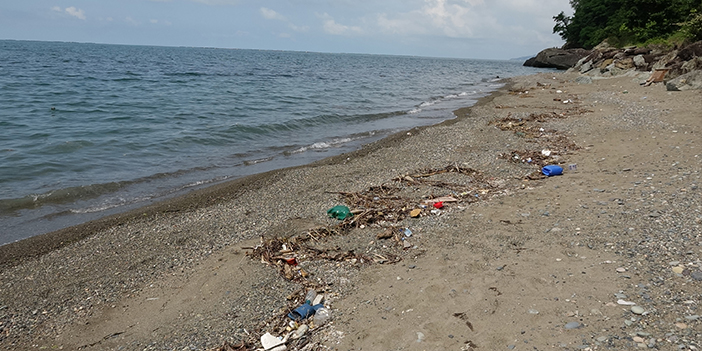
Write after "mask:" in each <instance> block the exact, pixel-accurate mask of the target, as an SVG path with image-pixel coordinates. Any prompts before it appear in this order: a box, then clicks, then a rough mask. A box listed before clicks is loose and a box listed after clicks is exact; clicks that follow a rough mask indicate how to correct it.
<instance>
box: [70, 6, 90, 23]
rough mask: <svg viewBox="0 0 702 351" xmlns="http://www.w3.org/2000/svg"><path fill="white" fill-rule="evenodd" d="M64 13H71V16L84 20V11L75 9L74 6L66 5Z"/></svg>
mask: <svg viewBox="0 0 702 351" xmlns="http://www.w3.org/2000/svg"><path fill="white" fill-rule="evenodd" d="M66 13H67V14H69V15H71V16H73V17H76V18H79V19H82V20H85V12H84V11H83V10H81V9H77V8H75V7H73V6H71V7H67V8H66Z"/></svg>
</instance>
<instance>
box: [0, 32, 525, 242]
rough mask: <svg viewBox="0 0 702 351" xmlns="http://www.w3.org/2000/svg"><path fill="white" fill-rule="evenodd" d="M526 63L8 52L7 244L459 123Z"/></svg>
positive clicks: (2, 157) (3, 211)
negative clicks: (456, 114)
mask: <svg viewBox="0 0 702 351" xmlns="http://www.w3.org/2000/svg"><path fill="white" fill-rule="evenodd" d="M536 71H537V70H536V69H533V68H526V67H522V66H521V62H515V61H482V60H480V61H478V60H462V59H440V58H422V57H401V56H378V55H354V54H322V53H306V52H279V51H255V50H229V49H209V48H184V47H147V46H122V45H100V44H79V43H58V42H30V41H0V245H2V244H5V243H8V242H12V241H15V240H18V239H22V238H26V237H29V236H32V235H37V234H41V233H44V232H48V231H51V230H56V229H59V228H62V227H65V226H68V225H73V224H77V223H80V222H83V221H87V220H90V219H94V218H98V217H100V216H104V215H106V214H111V213H115V212H118V211H123V210H125V209H129V208H133V207H136V206H141V205H145V204H148V203H150V202H153V201H157V200H161V199H165V198H167V197H169V196H174V195H177V194H181V193H183V192H185V191H188V190H190V189H194V188H197V187H202V186H205V185H207V184H211V183H214V182H219V181H223V180H226V179H232V178H236V177H241V176H244V175H248V174H253V173H259V172H263V171H267V170H270V169H275V168H281V167H286V166H292V165H298V164H304V163H309V162H311V161H314V160H317V159H321V158H324V157H327V156H331V155H335V154H339V153H342V152H347V151H350V150H353V149H355V148H357V147H358V146H359V145H361V144H363V143H367V142H371V141H374V140H377V139H379V138H382V137H383V136H386V135H388V134H390V133H393V132H397V131H400V130H404V129H409V128H412V127H415V126H420V125H428V124H435V123H438V122H440V121H443V120H446V119H450V118H453V114H452V111H453V110H455V109H457V108H459V107H463V106H468V105H471V104H473V103H474V102H475V101H476V99H477V98H479V97H481V96H483V95H485V94H486V93H488V92H490V91H492V90H494V89H496V88H497V87H498V86H499V85H498V84H497V83H496V82H495V80H494V78H495V77H497V76H500V77H509V76H514V75H523V74H530V73H534V72H536Z"/></svg>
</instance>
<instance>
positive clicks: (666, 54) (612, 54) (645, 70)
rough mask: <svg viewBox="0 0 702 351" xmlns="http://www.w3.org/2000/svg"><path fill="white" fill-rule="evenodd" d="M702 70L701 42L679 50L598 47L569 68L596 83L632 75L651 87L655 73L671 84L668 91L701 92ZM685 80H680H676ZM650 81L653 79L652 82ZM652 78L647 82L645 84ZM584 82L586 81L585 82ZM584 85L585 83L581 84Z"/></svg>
mask: <svg viewBox="0 0 702 351" xmlns="http://www.w3.org/2000/svg"><path fill="white" fill-rule="evenodd" d="M700 70H702V41H698V42H696V43H692V44H690V45H687V46H685V47H682V48H678V49H670V50H664V49H651V48H639V47H626V48H621V49H619V48H613V47H611V46H608V45H601V46H598V47H595V48H594V49H593V50H592V51H591V52H590V53H589V54H588V55H587V56H585V57H583V58H581V59H580V60H579V61H578V62H577V63H576V64H574V65H573V67H572V68H570V71H571V72H573V71H575V72H579V73H581V74H582V75H584V76H588V77H591V78H594V79H597V78H605V77H614V76H620V75H624V74H627V75H630V76H632V77H638V78H642V77H643V80H642V82H641V83H642V84H647V85H649V84H651V83H653V81H652V80H651V78H652V77H653V75H652V71H658V72H657V74H660V76H661V77H663V80H664V81H665V82H666V83H668V85H666V86H667V88H668V90H690V89H702V86H701V85H700V84H699V83H698V79H700V77H701V76H702V75H701V74H690V73H693V72H700ZM681 76H685V77H682V78H681V80H676V78H678V77H681ZM649 77H650V78H649ZM646 78H649V79H648V80H645V79H646ZM582 82H585V80H582ZM581 84H582V83H581Z"/></svg>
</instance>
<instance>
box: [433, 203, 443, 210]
mask: <svg viewBox="0 0 702 351" xmlns="http://www.w3.org/2000/svg"><path fill="white" fill-rule="evenodd" d="M442 207H444V203H443V202H441V201H439V202H435V203H434V208H437V209H438V208H442Z"/></svg>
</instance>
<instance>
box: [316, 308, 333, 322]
mask: <svg viewBox="0 0 702 351" xmlns="http://www.w3.org/2000/svg"><path fill="white" fill-rule="evenodd" d="M330 319H331V311H329V309H327V308H324V307H322V308H320V309H318V310H317V312H316V313H315V314H314V325H315V326H317V327H320V326H322V325H324V324H325V323H327V322H329V320H330Z"/></svg>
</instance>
